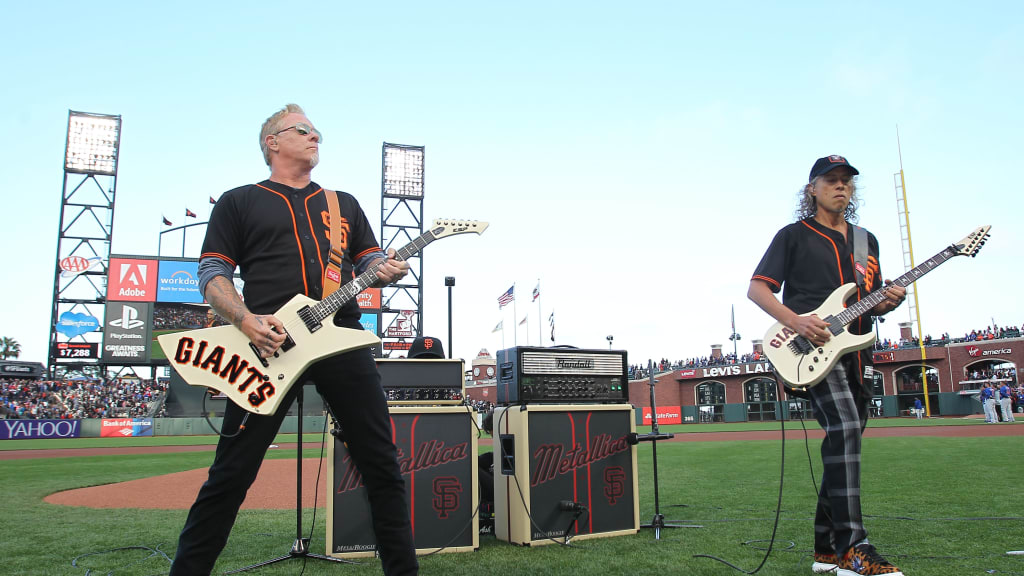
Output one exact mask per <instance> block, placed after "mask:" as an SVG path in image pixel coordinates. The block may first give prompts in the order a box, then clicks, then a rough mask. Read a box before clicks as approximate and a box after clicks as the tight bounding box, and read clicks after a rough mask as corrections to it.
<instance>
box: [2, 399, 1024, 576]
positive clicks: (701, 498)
mask: <svg viewBox="0 0 1024 576" xmlns="http://www.w3.org/2000/svg"><path fill="white" fill-rule="evenodd" d="M881 422H882V423H885V422H886V421H881ZM891 422H893V423H896V422H899V423H904V422H912V421H911V420H909V419H907V420H898V421H891ZM934 423H943V424H946V423H947V422H931V421H927V420H926V421H924V422H923V423H915V424H913V425H929V424H934ZM706 426H708V428H707V429H706V431H720V430H722V429H725V428H726V427H728V429H775V428H776V427H777V426H778V424H746V425H736V424H731V425H706ZM665 428H666V429H668V428H669V427H665ZM673 429H674V427H673ZM684 429H685V430H686V431H695V430H697V426H695V425H690V426H686V427H684ZM305 439H306V440H307V441H311V440H314V439H315V440H316V441H319V435H316V436H314V435H306V438H305ZM111 440H114V439H111ZM125 440H126V441H132V442H131V443H136V444H138V443H145V442H150V443H161V442H163V443H167V442H168V441H169V440H171V441H174V443H183V441H184V442H192V443H201V442H200V440H202V441H206V442H212V441H213V440H214V439H213V438H209V437H190V438H176V439H168V438H152V439H139V438H136V439H125ZM278 441H279V442H294V441H295V436H294V435H292V436H291V437H288V436H282V437H280V438H279V439H278ZM40 442H42V441H8V442H5V443H3V444H2V445H0V447H2V448H4V449H25V448H40V447H42V446H40V445H39V443H40ZM56 442H60V443H66V442H71V445H72V446H84V445H85V444H86V443H90V444H92V443H99V444H100V445H104V446H112V445H117V444H120V445H125V444H127V443H128V442H125V441H122V442H118V443H115V442H112V441H108V440H107V439H103V440H102V441H101V440H100V439H95V440H78V441H45V443H49V445H48V446H47V447H51V448H53V447H65V446H57V445H56V444H55V443H56ZM1021 442H1022V438H1021V437H1020V436H1009V437H990V438H935V437H906V438H874V439H871V438H869V439H866V440H865V443H864V464H863V491H864V512H865V514H866V515H867V516H868V517H867V519H866V523H867V527H868V530H869V532H870V533H871V540H872V542H874V543H875V545H876V546H877V547H878V548H879V550H880V551H881V552H882V553H883V554H885V555H887V556H888V557H889V558H890V559H891V560H893V561H894V563H895V564H897V565H898V566H900V567H901V568H902V569H903V571H904V572H905V573H906V574H910V575H914V576H919V575H928V576H944V575H958V576H959V575H964V574H979V575H980V574H986V573H990V574H1005V575H1012V574H1024V557H1022V556H1007V555H1005V553H1006V552H1007V551H1009V550H1021V549H1024V511H1022V510H1020V507H1021V499H1020V498H1019V497H1018V496H1015V495H1016V494H1018V493H1019V485H1020V482H1021V480H1022V475H1024V463H1022V460H1021V459H1022V457H1024V449H1022V444H1021ZM818 444H819V441H817V440H813V439H812V440H811V441H810V453H811V458H810V460H809V459H808V455H807V449H806V448H805V443H804V439H803V434H802V432H801V431H800V429H799V425H798V424H793V425H790V424H789V423H787V442H786V446H785V477H784V487H783V499H782V514H781V520H780V522H779V526H778V533H777V534H776V539H775V546H774V550H773V552H772V554H771V557H769V559H768V561H767V563H766V564H765V566H764V568H762V570H761V571H760V572H759V573H760V574H766V575H782V574H809V573H810V553H811V542H812V540H811V537H812V515H813V511H814V501H815V494H814V488H813V486H812V481H811V473H810V470H809V464H810V465H812V466H813V467H814V470H815V478H817V477H818V476H819V475H820V470H821V465H820V459H819V458H818V455H817V452H818ZM781 449H782V445H781V443H780V442H778V441H746V442H685V443H659V445H658V460H659V467H660V471H659V472H660V473H659V481H660V482H659V483H660V495H661V511H662V513H663V514H665V516H666V517H667V519H668V520H669V521H677V522H682V523H687V524H699V525H702V526H703V527H702V528H678V529H666V530H665V531H663V532H662V538H661V540H655V538H654V532H653V531H652V530H650V529H641V530H640V532H639V533H638V534H636V535H631V536H617V537H611V538H596V539H592V540H580V541H577V542H574V543H573V547H571V548H566V547H561V546H554V545H547V546H537V547H532V548H530V547H518V546H513V545H510V544H507V543H505V542H501V541H498V540H496V539H495V538H494V537H493V536H481V545H480V549H479V550H478V551H476V552H469V553H452V554H437V555H433V556H429V557H424V558H422V559H421V567H422V569H421V573H423V574H428V575H429V574H438V575H441V574H445V575H448V574H502V575H503V576H504V575H519V574H522V575H529V576H538V575H546V574H558V573H574V574H588V575H600V574H630V575H633V574H697V575H705V574H707V575H712V574H715V575H717V574H723V575H724V574H736V573H737V572H736V571H735V570H734V569H732V568H730V567H728V566H726V565H725V564H722V563H719V562H716V561H714V560H710V559H707V558H701V557H695V555H702V554H703V555H713V556H718V557H720V558H722V559H725V560H728V561H729V562H731V563H733V564H736V565H738V566H739V567H742V568H744V569H746V570H753V569H754V568H755V567H757V566H758V564H759V563H760V562H761V559H762V557H763V555H764V549H765V548H766V547H767V545H768V539H769V538H770V537H771V532H772V526H773V521H774V515H775V509H776V503H777V499H778V494H779V477H780V467H781V464H782V462H781ZM294 455H295V454H294V451H291V452H289V451H287V450H281V451H274V452H273V453H272V455H271V456H270V457H276V458H294ZM306 456H312V454H311V453H310V452H309V451H307V452H306ZM212 457H213V453H212V452H198V453H196V452H191V453H172V454H160V455H131V456H124V455H121V456H114V455H111V456H83V457H73V458H37V459H25V460H8V461H3V462H0V483H2V484H0V485H2V486H3V487H4V498H3V499H2V503H0V511H2V514H3V518H4V529H3V537H2V538H0V558H2V563H0V573H3V574H19V575H20V574H46V575H50V574H68V575H83V576H85V575H86V574H90V575H99V574H111V575H116V576H122V575H136V574H138V575H150V574H166V572H167V570H168V567H169V561H168V560H167V559H166V558H165V557H164V556H163V555H162V554H161V553H166V554H167V556H173V552H174V548H175V546H176V543H177V534H178V531H179V530H180V529H181V526H182V524H183V523H184V519H185V515H186V511H185V510H174V511H161V510H145V511H143V510H116V511H112V510H93V509H88V508H77V507H63V506H55V505H50V504H46V503H44V502H42V499H43V497H45V496H46V495H47V494H50V493H53V492H57V491H60V490H67V489H71V488H78V487H83V486H93V485H99V484H107V483H112V482H120V481H124V480H130V479H135V478H142V477H147V476H153V475H158V474H166V473H170V472H177V471H181V470H188V469H192V468H203V467H206V466H208V465H209V464H210V462H211V460H212ZM639 477H640V490H641V491H640V519H641V522H649V521H650V519H651V517H652V515H653V512H654V497H653V473H652V463H651V446H650V444H649V443H644V444H641V445H640V446H639ZM153 497H154V498H159V497H160V495H159V494H154V495H153ZM304 519H305V522H306V525H307V529H306V531H308V525H309V522H310V520H311V519H312V510H306V511H305V513H304ZM316 522H317V525H316V527H315V529H314V532H313V543H312V545H311V550H312V551H313V552H317V553H324V547H325V545H324V534H325V524H324V514H323V510H322V509H321V510H320V511H319V512H318V514H317V521H316ZM294 538H295V514H294V511H288V510H281V511H278V510H275V511H268V510H243V511H242V512H241V513H240V514H239V517H238V521H237V523H236V524H235V528H234V531H233V532H232V535H231V539H230V541H229V542H228V546H227V548H226V549H225V551H224V553H223V554H222V555H221V558H220V561H219V562H218V564H217V572H222V571H226V570H231V569H235V568H239V567H242V566H245V565H248V564H251V563H254V562H258V561H262V560H266V559H269V558H271V557H275V556H278V555H281V554H286V553H287V552H288V549H289V548H290V546H291V543H292V541H293V540H294ZM126 547H139V548H128V549H124V550H115V549H118V548H126ZM143 548H148V550H147V549H143ZM73 563H74V564H76V565H74V566H73V565H72V564H73ZM301 570H302V560H288V561H286V562H282V563H279V564H276V565H274V566H270V567H265V568H261V569H259V570H258V571H256V572H253V574H268V575H273V574H298V573H299V572H300V571H301ZM304 573H305V574H310V575H320V574H324V575H326V574H352V575H363V574H380V565H379V563H378V562H377V561H375V560H372V559H370V560H360V564H358V565H336V564H333V563H327V562H324V561H321V560H315V559H313V560H309V561H308V563H307V564H306V566H305V572H304Z"/></svg>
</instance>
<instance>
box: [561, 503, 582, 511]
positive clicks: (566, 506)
mask: <svg viewBox="0 0 1024 576" xmlns="http://www.w3.org/2000/svg"><path fill="white" fill-rule="evenodd" d="M558 509H559V510H561V511H562V512H582V511H583V506H580V504H579V503H578V502H573V501H572V500H562V501H560V502H559V503H558Z"/></svg>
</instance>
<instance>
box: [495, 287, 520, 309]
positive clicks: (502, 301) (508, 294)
mask: <svg viewBox="0 0 1024 576" xmlns="http://www.w3.org/2000/svg"><path fill="white" fill-rule="evenodd" d="M515 299H516V285H515V284H513V285H512V287H511V288H509V289H508V290H506V291H505V293H504V294H502V295H501V296H498V310H501V309H502V308H504V307H505V305H506V304H508V303H509V302H511V301H513V300H515Z"/></svg>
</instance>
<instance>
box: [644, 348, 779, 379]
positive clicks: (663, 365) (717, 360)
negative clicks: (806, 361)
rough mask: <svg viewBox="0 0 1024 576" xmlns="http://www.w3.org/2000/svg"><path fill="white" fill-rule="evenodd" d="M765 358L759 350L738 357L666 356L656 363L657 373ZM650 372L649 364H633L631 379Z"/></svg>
mask: <svg viewBox="0 0 1024 576" xmlns="http://www.w3.org/2000/svg"><path fill="white" fill-rule="evenodd" d="M763 359H764V355H763V354H760V353H758V352H751V353H749V354H741V355H740V356H739V357H737V356H736V355H735V354H731V353H730V354H723V355H721V356H718V357H715V356H700V357H696V358H687V359H686V360H676V361H675V362H670V361H668V360H666V359H664V358H662V359H661V360H660V361H658V362H657V363H656V365H655V368H654V371H655V373H659V372H666V371H669V370H685V369H687V368H706V367H709V366H728V365H730V364H746V363H748V362H760V361H761V360H763ZM648 376H650V373H649V372H648V370H647V366H642V365H639V364H633V365H631V366H630V367H629V379H630V380H638V379H641V378H647V377H648Z"/></svg>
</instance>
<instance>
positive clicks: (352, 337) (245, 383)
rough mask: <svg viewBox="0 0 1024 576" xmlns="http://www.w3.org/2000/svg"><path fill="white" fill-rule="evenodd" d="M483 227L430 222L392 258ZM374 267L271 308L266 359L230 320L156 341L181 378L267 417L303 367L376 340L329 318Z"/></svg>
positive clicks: (366, 283)
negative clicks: (279, 330) (280, 332)
mask: <svg viewBox="0 0 1024 576" xmlns="http://www.w3.org/2000/svg"><path fill="white" fill-rule="evenodd" d="M487 226H488V224H487V222H476V221H461V220H434V223H433V224H432V225H431V226H430V228H429V229H428V230H427V231H426V232H424V233H423V234H421V235H420V236H419V237H418V238H416V239H415V240H413V241H412V242H410V243H409V244H407V245H405V246H403V247H402V248H401V249H399V250H398V251H397V253H396V256H395V257H396V258H397V259H398V260H407V259H409V258H410V257H412V256H415V255H416V254H418V253H419V252H420V251H421V250H422V249H423V248H424V247H425V246H426V245H427V244H430V243H431V242H433V241H434V240H437V239H440V238H445V237H447V236H454V235H456V234H467V233H470V232H474V233H476V234H483V232H484V230H486V229H487ZM379 266H380V265H376V266H371V267H370V268H369V269H368V270H366V271H365V272H363V273H362V274H360V275H359V276H357V277H356V278H354V279H353V280H352V281H351V282H349V283H347V284H344V285H343V286H341V287H339V288H338V290H337V291H335V292H334V293H333V294H331V295H329V296H327V297H326V298H324V299H323V300H320V301H316V300H314V299H312V298H309V297H307V296H303V295H302V294H299V295H296V296H295V297H294V298H292V299H291V300H289V301H288V303H287V304H285V305H284V306H282V307H281V308H280V309H279V310H278V311H277V312H274V316H275V317H277V319H279V320H280V321H281V322H282V323H283V324H284V327H285V332H286V333H287V338H286V340H285V342H284V344H282V345H281V348H280V349H279V350H278V351H277V352H276V353H275V354H274V355H273V356H272V357H270V358H262V357H261V356H260V354H259V353H258V351H257V349H256V347H255V346H254V345H253V344H252V343H251V342H250V341H249V338H248V337H247V336H246V335H245V334H243V333H242V331H241V330H239V329H237V328H235V327H234V326H230V325H228V326H218V327H216V328H203V329H201V330H190V331H188V332H175V333H171V334H164V335H162V336H158V337H157V340H159V342H160V347H161V348H163V350H164V353H166V354H167V359H168V361H169V362H170V365H171V366H173V367H174V369H175V370H176V371H177V372H178V374H180V375H181V377H182V379H184V380H185V382H187V383H189V384H191V385H193V386H203V387H206V388H213V389H214V390H217V391H218V392H221V393H223V394H224V395H226V396H227V397H228V399H230V400H231V401H232V402H234V403H235V404H238V405H239V406H241V407H242V408H244V409H246V410H248V411H249V412H252V413H254V414H273V413H274V412H275V411H276V410H277V407H278V405H279V404H280V403H281V400H283V399H284V397H285V395H286V393H287V392H288V390H289V389H290V388H291V387H292V385H293V384H295V381H296V380H297V379H298V378H299V376H301V375H302V373H303V372H305V370H306V368H308V367H309V366H310V365H311V364H313V363H314V362H316V361H317V360H321V359H323V358H328V357H330V356H335V355H338V354H342V353H344V352H349V351H351V350H356V349H359V348H369V347H371V346H374V345H376V344H378V343H379V342H380V339H379V338H377V336H376V335H375V334H373V333H371V332H366V331H364V330H353V329H351V328H341V327H338V326H335V325H334V322H332V321H331V319H332V317H333V316H334V313H335V312H337V311H338V310H339V309H340V308H341V307H342V305H343V304H345V303H346V302H348V301H349V300H352V299H353V298H355V297H356V295H357V294H359V293H360V292H362V291H363V290H365V289H366V288H369V287H370V286H373V284H375V283H376V282H377V268H378V267H379ZM325 320H326V321H325Z"/></svg>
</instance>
